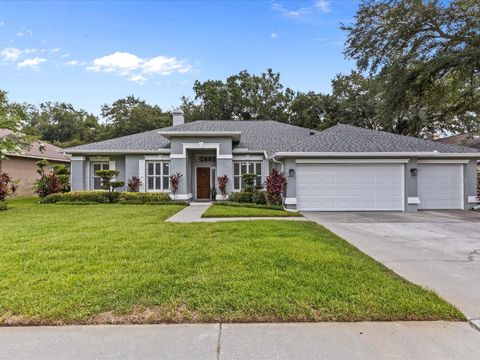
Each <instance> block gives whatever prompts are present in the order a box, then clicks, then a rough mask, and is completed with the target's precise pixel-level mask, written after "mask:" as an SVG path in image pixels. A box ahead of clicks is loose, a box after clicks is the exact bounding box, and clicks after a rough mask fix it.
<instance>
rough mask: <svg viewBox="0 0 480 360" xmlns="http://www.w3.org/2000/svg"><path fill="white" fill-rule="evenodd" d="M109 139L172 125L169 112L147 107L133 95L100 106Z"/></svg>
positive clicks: (150, 106)
mask: <svg viewBox="0 0 480 360" xmlns="http://www.w3.org/2000/svg"><path fill="white" fill-rule="evenodd" d="M102 116H103V117H104V118H105V119H106V121H107V124H108V131H109V136H110V137H118V136H125V135H131V134H136V133H140V132H144V131H148V130H155V129H159V128H162V127H166V126H170V125H172V118H171V114H170V113H169V112H164V111H163V110H162V109H161V108H160V107H158V106H157V105H154V106H152V105H149V104H147V103H146V102H145V101H143V100H140V99H139V98H135V97H134V96H133V95H130V96H128V97H126V98H125V99H120V100H117V101H115V102H114V103H113V104H111V105H103V106H102Z"/></svg>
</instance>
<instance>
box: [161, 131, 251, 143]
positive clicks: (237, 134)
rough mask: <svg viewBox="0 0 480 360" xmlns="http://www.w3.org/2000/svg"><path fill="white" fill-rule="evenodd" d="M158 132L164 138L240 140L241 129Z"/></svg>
mask: <svg viewBox="0 0 480 360" xmlns="http://www.w3.org/2000/svg"><path fill="white" fill-rule="evenodd" d="M158 134H160V135H161V136H163V137H164V138H167V139H170V138H171V137H182V136H183V137H205V136H210V137H225V136H228V137H232V138H233V139H234V140H235V141H239V140H240V136H241V135H242V132H241V131H158Z"/></svg>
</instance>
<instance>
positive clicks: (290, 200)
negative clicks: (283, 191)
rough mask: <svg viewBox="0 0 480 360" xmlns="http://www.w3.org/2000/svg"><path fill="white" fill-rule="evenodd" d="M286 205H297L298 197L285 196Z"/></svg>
mask: <svg viewBox="0 0 480 360" xmlns="http://www.w3.org/2000/svg"><path fill="white" fill-rule="evenodd" d="M284 204H285V205H297V198H285V201H284Z"/></svg>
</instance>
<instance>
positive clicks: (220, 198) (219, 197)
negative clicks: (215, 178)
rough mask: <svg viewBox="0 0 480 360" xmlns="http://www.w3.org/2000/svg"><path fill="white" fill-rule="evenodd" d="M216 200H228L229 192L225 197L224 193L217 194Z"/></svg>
mask: <svg viewBox="0 0 480 360" xmlns="http://www.w3.org/2000/svg"><path fill="white" fill-rule="evenodd" d="M215 200H228V194H227V196H225V198H223V196H222V195H218V194H217V196H215Z"/></svg>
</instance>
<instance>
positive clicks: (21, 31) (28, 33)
mask: <svg viewBox="0 0 480 360" xmlns="http://www.w3.org/2000/svg"><path fill="white" fill-rule="evenodd" d="M16 35H17V36H18V37H23V36H27V35H28V36H32V35H33V32H32V31H31V30H25V29H22V30H20V31H19V32H17V33H16Z"/></svg>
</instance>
